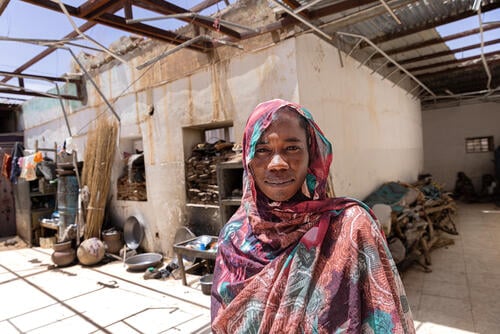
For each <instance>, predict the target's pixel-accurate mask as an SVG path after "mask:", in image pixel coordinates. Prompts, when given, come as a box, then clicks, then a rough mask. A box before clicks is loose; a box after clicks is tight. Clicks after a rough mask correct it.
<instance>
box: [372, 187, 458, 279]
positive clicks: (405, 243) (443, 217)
mask: <svg viewBox="0 0 500 334" xmlns="http://www.w3.org/2000/svg"><path fill="white" fill-rule="evenodd" d="M387 185H390V186H391V187H392V189H398V191H399V193H400V194H403V195H402V196H400V197H399V199H398V200H397V201H395V202H394V198H395V197H394V196H392V197H391V196H389V197H391V198H385V199H384V196H380V195H381V194H386V195H387V194H388V193H390V191H387ZM383 187H386V188H385V189H386V190H381V189H383ZM389 188H390V187H389ZM400 190H402V191H400ZM405 190H406V191H405ZM392 195H394V193H392ZM365 201H367V202H368V203H367V204H368V205H369V206H372V207H373V206H374V204H377V203H382V204H386V205H389V206H390V207H391V210H392V211H391V219H390V223H389V224H390V226H389V227H388V228H386V229H384V230H385V232H386V237H387V241H388V244H389V249H390V250H391V252H392V255H393V258H394V260H395V262H396V264H397V266H398V269H399V270H401V271H404V270H406V269H408V268H409V267H410V266H412V265H413V264H417V265H419V266H421V267H422V268H423V269H424V271H425V272H430V271H432V269H431V267H430V265H431V264H432V259H431V251H432V250H433V249H436V248H439V247H445V246H448V245H451V244H453V243H454V241H453V239H452V238H449V237H447V236H446V235H445V234H444V233H446V234H451V235H457V234H458V232H457V229H456V226H455V223H454V222H453V215H454V214H455V212H456V206H455V203H454V201H453V199H452V198H451V197H450V195H449V194H447V193H445V192H443V191H442V188H441V186H439V185H438V184H436V183H434V182H433V181H432V179H431V178H430V177H429V178H426V179H421V180H419V181H418V182H417V183H415V184H405V183H399V182H398V183H394V182H392V183H388V184H385V185H384V186H382V187H381V188H379V190H378V195H377V196H371V197H370V196H369V197H368V198H367V200H365Z"/></svg>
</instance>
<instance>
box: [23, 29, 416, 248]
mask: <svg viewBox="0 0 500 334" xmlns="http://www.w3.org/2000/svg"><path fill="white" fill-rule="evenodd" d="M149 56H151V55H149ZM190 56H192V51H189V50H182V51H180V52H179V53H176V54H175V57H173V58H170V57H168V58H166V59H165V60H164V61H162V62H161V64H159V65H158V66H159V67H153V68H152V69H151V70H150V71H148V72H147V73H143V72H140V71H137V70H135V66H137V65H138V64H140V63H142V62H144V60H145V59H146V58H148V57H147V55H145V54H140V55H137V57H136V58H130V64H116V65H115V66H110V65H106V66H104V67H103V68H101V69H100V71H99V72H98V73H97V72H96V73H95V81H96V82H97V83H98V84H99V87H100V88H101V90H102V92H103V93H104V94H105V96H107V97H108V99H109V100H110V101H111V103H112V104H113V107H114V109H115V110H116V112H117V113H118V114H119V115H120V118H121V126H120V133H119V135H120V143H119V144H118V145H119V150H118V151H119V153H120V152H122V151H123V150H125V149H127V147H126V146H127V143H128V144H130V142H131V141H132V140H134V139H137V138H139V139H142V141H143V148H144V153H145V165H146V176H147V192H148V201H147V202H131V201H117V200H113V201H112V212H113V214H114V216H115V217H116V218H117V220H118V221H117V222H115V223H116V224H117V225H120V224H123V222H124V221H125V219H126V218H127V217H128V216H130V215H135V216H138V217H139V218H140V220H142V221H143V222H144V225H145V234H146V235H145V240H144V243H143V246H144V248H145V249H146V250H148V251H161V252H163V253H165V254H167V255H172V244H173V239H174V234H175V231H176V230H177V229H178V228H179V227H180V226H183V225H184V224H185V223H186V222H185V219H186V207H185V204H186V203H185V202H186V199H185V183H184V142H183V131H182V129H183V127H187V126H198V125H206V124H210V123H212V122H223V121H232V122H233V123H234V135H235V138H236V141H239V140H241V136H242V132H243V128H244V124H245V122H246V119H247V117H248V115H249V114H250V112H251V111H252V109H253V108H254V107H255V105H256V104H258V103H259V102H261V101H264V100H268V99H271V98H283V99H288V100H291V101H297V102H299V103H301V104H303V105H304V106H306V107H307V108H308V109H310V111H311V112H312V113H313V115H314V116H315V118H316V119H317V121H318V123H319V124H320V126H321V127H322V128H323V129H324V130H325V133H326V135H327V136H328V137H329V138H330V139H331V140H332V141H333V146H334V154H335V157H334V168H333V175H334V183H335V190H336V193H337V194H338V195H347V196H353V197H357V198H360V199H362V198H363V197H364V196H366V195H367V194H368V193H369V192H371V191H372V190H373V189H375V188H376V187H378V186H379V185H380V184H381V183H382V182H386V181H392V180H401V181H406V182H411V181H414V180H415V179H416V176H417V174H418V173H419V172H420V171H421V169H422V159H423V155H422V151H423V150H422V134H421V132H422V129H421V119H420V109H419V104H418V101H413V100H411V99H410V98H409V97H408V96H406V92H405V91H403V90H401V89H399V88H398V87H394V88H393V87H392V84H391V83H389V82H386V81H382V80H380V78H379V77H377V76H376V75H375V76H373V75H370V74H369V71H368V70H365V69H358V68H357V64H356V63H355V62H354V61H353V60H347V61H345V67H344V68H342V67H340V63H339V60H338V58H337V57H338V54H337V51H336V49H334V48H333V47H332V46H330V45H329V44H326V43H324V42H322V41H320V40H319V39H318V38H317V37H315V36H313V35H303V36H301V37H299V38H290V39H287V40H284V41H281V42H279V43H277V44H273V45H270V46H268V47H265V48H261V49H259V50H256V51H247V52H245V53H239V54H236V55H233V56H232V57H231V58H230V59H225V60H224V59H223V60H219V61H217V62H214V63H213V64H210V61H209V60H207V59H205V63H207V64H208V65H202V66H201V67H199V68H198V69H197V70H195V71H191V72H189V73H190V74H188V75H185V76H178V77H174V78H172V79H169V78H168V77H166V75H165V73H164V72H162V69H163V68H171V67H172V66H177V62H178V61H180V60H179V59H182V58H183V57H185V58H186V59H187V60H188V61H190V59H191V58H189V57H190ZM196 57H198V58H197V60H198V61H200V63H203V59H201V58H200V56H199V54H197V56H196ZM191 60H192V59H191ZM170 62H171V63H170ZM160 65H161V66H160ZM169 66H170V67H169ZM136 79H138V80H137V81H135V80H136ZM128 86H130V87H131V89H129V90H126V88H127V87H128ZM87 92H88V95H89V98H88V103H87V105H85V106H83V107H71V108H69V109H68V112H69V114H70V115H69V122H70V124H71V128H72V132H73V134H74V135H75V140H74V141H75V143H76V145H77V147H78V154H79V156H80V157H83V156H84V151H85V143H86V137H85V135H86V131H87V128H88V124H89V122H91V121H92V120H93V119H95V118H96V116H97V115H99V114H101V113H104V114H105V115H112V114H111V112H110V111H109V110H108V111H107V110H106V106H105V104H104V103H103V100H102V98H101V97H100V96H98V94H97V92H96V90H95V89H94V88H93V87H92V86H91V85H90V84H87ZM38 101H41V100H40V99H39V100H38ZM39 103H42V102H39ZM42 108H43V109H44V110H46V111H47V110H48V112H44V111H43V110H41V109H42ZM151 108H154V113H153V114H152V115H150V111H151ZM42 113H43V115H44V116H41V115H42ZM32 117H34V118H32ZM42 117H43V118H42ZM24 118H25V124H27V126H26V132H25V134H26V138H27V141H28V142H32V141H34V140H35V139H39V138H40V136H43V138H44V141H45V142H47V143H53V142H54V141H57V142H58V143H62V141H64V139H65V138H66V137H67V136H68V134H67V130H66V126H65V122H64V118H63V117H62V112H61V110H60V107H59V106H58V101H53V103H52V104H51V105H50V106H47V105H45V102H43V103H42V106H41V107H40V106H37V103H36V101H35V102H32V103H31V104H30V105H29V106H26V108H25V109H24ZM31 120H37V121H32V122H31ZM42 120H43V122H42V123H41V125H40V123H38V121H42ZM119 153H117V155H116V157H115V165H114V169H113V176H112V185H113V189H112V194H113V198H116V180H117V178H118V176H119V175H120V173H121V171H122V168H123V164H122V162H121V160H120V154H119Z"/></svg>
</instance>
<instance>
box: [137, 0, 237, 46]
mask: <svg viewBox="0 0 500 334" xmlns="http://www.w3.org/2000/svg"><path fill="white" fill-rule="evenodd" d="M134 5H135V6H137V7H141V8H144V9H147V10H151V11H154V12H157V13H159V14H163V15H170V14H187V13H192V12H191V11H189V10H187V9H184V8H182V7H179V6H176V5H174V4H172V3H170V2H168V1H160V0H136V1H134ZM179 20H182V21H184V22H187V23H192V24H195V25H198V26H201V27H204V28H206V29H209V30H214V31H218V32H221V33H223V34H225V35H227V36H231V37H233V38H237V39H240V38H241V35H240V33H239V32H237V31H236V30H233V29H230V28H228V27H226V26H224V25H222V24H221V25H214V22H213V21H211V20H207V19H206V18H203V17H200V16H193V17H180V18H179Z"/></svg>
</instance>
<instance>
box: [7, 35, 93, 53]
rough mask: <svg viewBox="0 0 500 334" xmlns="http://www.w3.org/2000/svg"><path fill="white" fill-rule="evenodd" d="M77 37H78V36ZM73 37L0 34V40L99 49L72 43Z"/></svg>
mask: <svg viewBox="0 0 500 334" xmlns="http://www.w3.org/2000/svg"><path fill="white" fill-rule="evenodd" d="M78 39H79V38H78ZM73 40H74V38H65V39H33V38H12V37H6V36H0V41H9V42H21V43H31V44H35V45H43V46H48V47H51V46H54V44H61V43H62V44H65V45H73V46H76V47H79V48H82V49H89V50H92V51H99V52H101V51H102V50H101V49H98V48H93V47H91V46H86V45H83V44H78V43H73V42H71V41H73Z"/></svg>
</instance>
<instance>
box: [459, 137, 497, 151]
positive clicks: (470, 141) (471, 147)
mask: <svg viewBox="0 0 500 334" xmlns="http://www.w3.org/2000/svg"><path fill="white" fill-rule="evenodd" d="M494 146H495V145H494V144H493V136H488V137H474V138H465V152H467V153H480V152H490V151H493V147H494Z"/></svg>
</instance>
